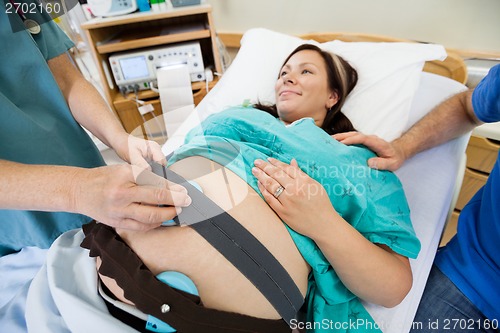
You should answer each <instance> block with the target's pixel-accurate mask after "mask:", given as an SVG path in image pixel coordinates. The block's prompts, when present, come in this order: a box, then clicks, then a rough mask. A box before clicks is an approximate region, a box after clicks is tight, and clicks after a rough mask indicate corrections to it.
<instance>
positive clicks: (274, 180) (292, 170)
mask: <svg viewBox="0 0 500 333" xmlns="http://www.w3.org/2000/svg"><path fill="white" fill-rule="evenodd" d="M254 165H255V167H254V168H253V169H252V173H253V175H254V176H255V177H256V178H257V180H258V186H259V189H260V191H261V193H262V195H263V196H264V199H265V200H266V202H267V203H268V204H269V206H270V207H271V208H272V209H273V210H274V211H275V212H276V213H277V214H278V216H279V217H280V218H281V219H282V220H283V221H284V222H285V223H286V224H287V225H288V226H289V227H290V228H292V229H293V230H295V231H296V232H298V233H300V234H303V235H305V236H308V237H311V238H314V235H317V234H318V233H321V230H322V227H323V226H324V223H325V221H329V220H331V219H332V217H335V216H336V215H338V214H337V212H336V211H335V209H334V208H333V206H332V204H331V202H330V198H329V197H328V194H327V193H326V191H325V189H324V188H323V186H322V185H321V184H320V183H318V182H317V181H315V180H314V179H312V178H311V177H309V176H308V175H307V174H305V173H304V172H302V170H300V168H299V167H298V164H297V161H296V160H295V159H293V160H292V161H291V163H290V164H286V163H283V162H281V161H278V160H276V159H274V158H269V159H268V162H266V161H263V160H260V159H258V160H255V162H254ZM281 187H283V189H282V190H280V188H281ZM280 192H281V193H280Z"/></svg>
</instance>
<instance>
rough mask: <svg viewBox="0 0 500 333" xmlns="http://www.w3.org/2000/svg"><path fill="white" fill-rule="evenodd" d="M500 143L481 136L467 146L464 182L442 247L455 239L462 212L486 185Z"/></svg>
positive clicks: (472, 139) (471, 140)
mask: <svg viewBox="0 0 500 333" xmlns="http://www.w3.org/2000/svg"><path fill="white" fill-rule="evenodd" d="M499 149H500V142H499V141H496V140H492V139H488V138H485V137H480V136H475V135H473V136H471V138H470V140H469V144H468V145H467V150H466V154H467V164H466V169H465V174H464V180H463V183H462V188H461V189H460V194H459V196H458V200H457V203H456V205H455V211H454V212H453V213H452V216H451V218H450V220H449V221H448V224H447V226H446V229H445V231H444V234H443V239H442V240H441V245H444V244H446V242H448V240H450V239H451V237H453V235H454V234H455V233H456V230H457V221H458V217H459V215H460V211H461V210H462V209H463V208H464V207H465V205H466V204H467V203H468V202H469V200H470V199H471V198H472V197H473V196H474V195H475V194H476V193H477V191H479V189H480V188H481V187H483V186H484V184H486V180H487V179H488V176H489V174H490V172H491V170H492V169H493V166H494V165H495V162H496V160H497V156H498V151H499Z"/></svg>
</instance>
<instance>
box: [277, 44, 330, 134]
mask: <svg viewBox="0 0 500 333" xmlns="http://www.w3.org/2000/svg"><path fill="white" fill-rule="evenodd" d="M275 92H276V107H277V110H278V115H279V117H280V119H281V120H282V121H283V122H285V123H286V124H289V123H292V122H294V121H296V120H298V119H301V118H304V117H311V118H313V119H314V121H315V123H316V125H317V126H321V125H322V124H323V120H324V119H325V116H326V112H327V110H328V109H330V108H331V107H332V106H333V105H335V103H337V94H336V93H335V92H333V91H330V89H329V88H328V77H327V72H326V65H325V61H324V60H323V58H322V57H321V55H320V54H318V53H317V52H316V51H313V50H302V51H299V52H297V53H295V54H294V55H293V56H292V57H291V58H290V59H289V60H288V61H287V63H286V64H285V65H284V66H283V68H282V69H281V72H280V76H279V78H278V81H277V82H276V86H275Z"/></svg>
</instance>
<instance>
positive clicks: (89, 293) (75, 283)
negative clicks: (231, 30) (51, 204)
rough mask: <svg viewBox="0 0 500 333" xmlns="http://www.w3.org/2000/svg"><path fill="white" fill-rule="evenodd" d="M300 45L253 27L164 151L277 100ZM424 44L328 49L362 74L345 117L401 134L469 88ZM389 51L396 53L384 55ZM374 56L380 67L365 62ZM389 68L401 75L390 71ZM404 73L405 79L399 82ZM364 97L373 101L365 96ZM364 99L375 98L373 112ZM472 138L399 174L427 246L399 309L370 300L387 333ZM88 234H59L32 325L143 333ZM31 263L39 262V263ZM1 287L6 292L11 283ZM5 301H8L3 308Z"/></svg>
mask: <svg viewBox="0 0 500 333" xmlns="http://www.w3.org/2000/svg"><path fill="white" fill-rule="evenodd" d="M297 43H301V41H300V40H298V39H297V38H295V37H291V36H286V35H282V34H278V33H274V32H271V31H267V30H263V29H257V30H252V31H250V32H249V33H247V35H245V38H244V40H243V44H242V48H241V50H240V53H239V54H238V57H237V58H236V59H235V60H234V62H233V64H232V65H231V67H230V68H229V70H228V71H227V73H226V74H225V75H224V76H223V77H222V79H221V81H220V82H219V83H218V84H217V85H216V86H215V87H214V89H213V90H212V91H211V92H210V94H208V95H207V97H206V98H205V99H204V100H203V101H202V103H200V105H199V106H198V108H197V109H196V110H195V112H193V113H192V114H191V115H190V116H189V117H188V118H187V120H186V121H185V122H184V123H183V124H182V125H181V126H180V128H179V129H178V130H177V132H176V133H175V135H172V138H171V140H169V141H168V142H167V144H166V145H165V146H164V152H165V153H168V152H169V151H171V150H173V149H175V148H176V147H177V146H178V145H180V144H181V143H182V139H183V137H184V135H185V133H187V131H188V130H189V129H190V128H192V127H193V126H195V125H196V124H197V123H198V122H199V121H200V120H201V119H203V118H205V117H206V116H207V115H209V114H211V113H213V112H217V111H220V110H221V109H222V108H223V107H224V106H229V105H234V104H241V103H242V102H243V100H246V99H251V100H252V99H253V100H255V99H256V98H258V99H260V100H261V101H263V100H266V99H272V97H270V96H269V93H270V92H271V93H272V88H271V90H269V87H268V86H269V83H270V84H271V87H272V85H274V80H275V78H276V75H277V72H278V70H279V66H280V65H281V62H282V61H283V59H284V58H285V56H286V54H288V53H289V51H291V50H292V49H293V48H295V46H296V45H295V44H297ZM416 45H418V44H416ZM416 45H415V46H408V45H392V44H391V45H389V44H387V45H385V44H380V43H379V45H378V46H374V45H372V44H363V43H361V44H359V45H358V43H352V44H351V46H346V45H344V44H341V45H340V46H339V45H333V46H332V45H330V44H328V45H326V47H327V48H329V47H336V49H335V51H336V52H337V53H339V54H341V55H343V56H345V57H346V58H347V59H348V60H352V62H353V63H355V65H357V66H355V67H357V68H358V71H359V72H360V84H359V86H360V87H359V89H358V90H356V91H355V92H353V94H355V95H354V97H353V100H352V101H351V103H350V104H346V109H347V111H349V112H347V111H346V113H347V114H348V116H350V117H351V119H355V120H353V123H354V125H355V127H357V128H358V129H360V130H362V131H364V132H371V133H375V134H379V135H381V136H383V137H385V138H387V139H392V138H394V137H397V136H398V135H399V134H400V133H401V132H402V131H404V130H405V129H407V128H408V127H409V126H411V124H413V123H414V122H415V121H416V120H418V119H419V118H420V117H422V115H424V114H425V113H427V112H428V111H429V110H430V109H431V108H432V107H433V106H434V105H436V104H438V103H439V102H441V101H442V100H443V99H445V98H446V97H448V96H450V95H452V94H454V93H456V92H459V91H461V90H463V89H465V87H464V86H463V85H462V84H460V83H458V82H457V81H454V80H451V79H449V78H445V77H442V76H438V75H435V74H429V73H422V72H421V67H422V65H423V62H424V61H426V60H433V59H437V58H440V57H442V51H443V50H442V49H439V48H438V47H433V46H429V48H427V49H426V47H425V46H424V45H418V46H421V47H422V49H419V48H416ZM405 47H406V48H405ZM384 48H387V50H388V51H384ZM384 52H386V54H387V53H390V55H391V57H392V56H399V57H402V58H406V60H404V61H402V62H401V63H397V61H395V60H394V59H390V62H391V64H388V65H387V66H380V64H378V65H377V61H376V60H377V57H381V56H382V57H383V54H384ZM409 54H410V55H409ZM416 54H418V56H417V55H416ZM259 57H260V58H259ZM356 57H357V58H356ZM389 58H390V57H389ZM259 59H261V60H259ZM366 60H369V62H372V63H369V64H365V63H364V62H365V61H366ZM374 65H376V67H384V68H386V69H387V70H386V71H383V70H381V69H380V68H379V69H375V70H374V71H375V72H376V73H377V75H378V76H377V75H375V76H376V79H374V80H372V81H370V80H368V81H366V80H367V79H371V77H370V78H368V77H365V76H363V77H361V73H364V72H363V71H368V70H370V66H372V67H371V68H374V67H373V66H374ZM269 68H271V69H269ZM272 68H274V71H273V69H272ZM389 70H391V71H392V72H388V71H389ZM268 72H269V73H268ZM372 72H373V71H372ZM403 72H404V75H402V73H403ZM395 79H397V80H396V81H394V80H395ZM396 83H397V84H396ZM374 89H375V90H374ZM384 93H385V95H384ZM378 94H382V95H378ZM358 97H360V98H358ZM364 97H366V100H363V98H364ZM374 99H377V101H374ZM394 101H397V103H396V102H394ZM365 102H369V108H367V106H366V104H364V103H365ZM360 109H361V110H360ZM356 112H358V114H356ZM360 112H363V113H362V114H364V116H362V117H360V115H359V113H360ZM467 141H468V136H467V135H465V136H463V137H460V138H458V139H456V140H453V141H450V142H448V143H446V144H443V145H441V146H439V147H436V148H434V149H431V150H428V151H425V152H423V153H421V154H418V155H417V156H415V157H414V158H412V159H411V160H409V161H408V162H407V163H406V164H405V165H404V166H403V167H402V168H401V169H400V170H398V171H397V175H398V176H399V177H400V179H401V181H402V183H403V186H404V189H405V192H406V194H407V197H408V202H409V205H410V209H411V216H412V220H413V223H414V227H415V230H416V233H417V236H418V237H419V238H420V241H421V243H422V250H421V252H420V254H419V257H418V258H417V259H416V260H412V262H411V265H412V269H413V273H414V285H413V288H412V290H411V291H410V293H409V294H408V296H407V297H406V298H405V300H404V301H403V302H402V303H401V304H400V305H398V306H396V307H395V308H392V309H385V308H382V307H380V306H375V305H373V304H365V305H366V307H367V309H368V311H369V312H370V313H371V314H372V316H373V317H374V318H375V320H376V321H377V323H378V324H379V325H380V327H381V328H382V330H383V331H384V332H387V333H389V332H391V333H392V332H394V333H396V332H397V333H401V332H407V331H408V330H409V328H410V327H411V323H412V320H413V317H414V314H415V312H416V309H417V306H418V302H419V300H420V297H421V294H422V292H423V288H424V286H425V283H426V279H427V276H428V273H429V271H430V268H431V265H432V261H433V259H434V255H435V252H436V249H437V246H438V244H439V240H440V237H441V234H442V230H443V227H444V225H445V223H446V221H447V217H448V215H449V213H450V207H453V202H452V201H453V200H454V198H455V199H456V193H457V188H458V189H459V188H460V181H457V180H461V177H462V173H463V168H464V165H465V162H464V159H465V154H464V152H465V147H466V145H467ZM81 239H82V233H81V231H79V230H75V231H70V232H67V233H65V234H64V235H63V236H62V237H60V238H59V239H58V240H57V241H56V242H55V243H54V245H53V246H52V248H51V249H50V250H49V251H48V255H47V262H46V264H45V265H44V266H43V268H42V269H41V270H40V271H39V272H38V274H37V275H36V277H35V279H34V280H33V282H32V284H31V287H30V289H29V292H28V295H27V296H26V295H25V294H24V295H23V293H21V294H20V295H19V296H18V298H17V301H18V302H19V304H22V301H23V299H24V298H27V303H26V319H27V324H28V327H29V329H30V331H33V332H37V333H38V332H51V333H52V332H134V330H133V329H131V328H130V327H128V326H126V325H125V324H123V323H121V322H120V321H118V320H116V319H114V318H113V317H111V316H110V315H109V314H108V313H107V310H106V307H105V305H104V303H103V301H102V299H101V298H100V297H99V296H97V294H96V282H97V275H96V272H95V269H94V267H95V266H94V265H95V263H94V261H93V260H92V259H90V258H89V257H88V254H87V251H86V250H83V249H81V248H80V247H79V244H80V242H81ZM35 252H36V251H35ZM37 253H38V254H41V258H43V255H44V254H45V252H44V251H38V252H37ZM16 256H17V258H13V257H12V258H9V259H11V260H10V261H9V262H10V266H8V267H9V273H11V272H12V270H13V269H14V270H15V271H16V272H19V274H17V276H16V274H9V277H13V278H15V279H17V280H18V281H19V280H27V281H28V282H29V280H30V276H31V275H32V274H33V273H29V272H26V274H24V273H23V271H22V270H21V267H22V266H23V264H22V260H23V258H24V259H26V258H34V257H33V255H32V254H30V253H29V252H28V253H27V254H23V253H20V254H17V255H16ZM3 262H5V260H4V261H3ZM3 262H1V261H0V270H2V269H5V267H7V266H5V265H2V263H3ZM32 262H33V265H34V266H35V267H36V265H37V264H39V263H40V259H37V260H32ZM2 283H3V285H2V284H0V291H2V290H1V288H2V287H3V286H6V285H8V283H9V281H3V282H2ZM24 290H27V289H26V288H25V289H24ZM0 301H1V300H0ZM1 306H2V303H1V302H0V313H1V311H2V307H1ZM21 308H22V307H21ZM14 315H17V316H18V317H17V318H15V317H9V318H7V319H5V318H4V319H5V320H12V321H14V320H15V319H17V320H18V321H20V322H22V321H23V320H24V318H22V314H21V313H17V314H14ZM19 316H21V317H19ZM1 319H2V317H1V315H0V327H3V328H6V327H10V326H8V325H9V324H11V322H10V321H9V322H6V321H4V322H1ZM5 325H7V326H5ZM9 332H16V330H14V331H13V330H9Z"/></svg>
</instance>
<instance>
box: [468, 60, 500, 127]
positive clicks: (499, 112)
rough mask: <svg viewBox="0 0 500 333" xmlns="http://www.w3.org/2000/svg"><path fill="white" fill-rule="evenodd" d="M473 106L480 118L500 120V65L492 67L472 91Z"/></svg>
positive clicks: (489, 121) (488, 121) (490, 120)
mask: <svg viewBox="0 0 500 333" xmlns="http://www.w3.org/2000/svg"><path fill="white" fill-rule="evenodd" d="M472 106H473V108H474V113H475V114H476V116H477V117H478V119H479V120H481V121H483V122H486V123H492V122H495V121H500V65H496V66H495V67H493V68H491V69H490V71H489V73H488V75H487V76H486V77H485V78H484V79H483V80H481V82H479V84H478V85H477V87H476V88H475V89H474V92H473V93H472Z"/></svg>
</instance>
